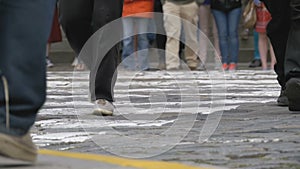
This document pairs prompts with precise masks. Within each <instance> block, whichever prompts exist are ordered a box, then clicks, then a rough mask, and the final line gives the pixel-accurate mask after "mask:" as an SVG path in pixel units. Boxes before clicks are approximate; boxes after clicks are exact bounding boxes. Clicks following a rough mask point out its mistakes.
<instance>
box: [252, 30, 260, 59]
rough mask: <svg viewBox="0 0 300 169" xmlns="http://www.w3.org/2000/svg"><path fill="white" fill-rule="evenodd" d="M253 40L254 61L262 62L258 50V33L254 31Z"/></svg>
mask: <svg viewBox="0 0 300 169" xmlns="http://www.w3.org/2000/svg"><path fill="white" fill-rule="evenodd" d="M253 40H254V59H258V60H260V55H259V50H258V33H257V32H256V31H255V30H253Z"/></svg>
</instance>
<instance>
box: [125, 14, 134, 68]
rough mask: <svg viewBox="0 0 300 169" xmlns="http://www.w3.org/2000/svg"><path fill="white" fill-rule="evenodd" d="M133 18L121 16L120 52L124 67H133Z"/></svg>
mask: <svg viewBox="0 0 300 169" xmlns="http://www.w3.org/2000/svg"><path fill="white" fill-rule="evenodd" d="M134 23H135V22H134V18H132V17H125V18H123V33H124V34H123V38H124V39H123V52H122V64H123V66H124V67H125V68H128V69H131V70H133V69H135V67H136V66H135V58H134V56H135V55H134V37H133V36H131V35H133V34H134Z"/></svg>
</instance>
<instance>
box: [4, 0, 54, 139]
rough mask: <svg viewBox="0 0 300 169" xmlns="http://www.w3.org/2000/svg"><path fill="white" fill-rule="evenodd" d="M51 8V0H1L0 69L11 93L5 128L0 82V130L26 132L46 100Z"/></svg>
mask: <svg viewBox="0 0 300 169" xmlns="http://www.w3.org/2000/svg"><path fill="white" fill-rule="evenodd" d="M50 10H51V11H50ZM53 11H54V1H45V0H35V1H33V0H19V1H11V0H2V1H1V2H0V23H1V27H0V37H1V38H0V52H1V57H0V70H1V71H2V73H3V75H4V76H5V77H6V78H7V81H8V85H9V96H10V130H9V131H8V130H6V128H5V125H4V124H5V120H4V119H5V116H6V115H5V106H4V105H5V97H4V92H3V91H4V87H3V84H2V83H0V103H1V104H0V131H1V132H9V133H10V134H15V135H23V134H25V133H27V132H28V130H29V128H30V127H31V126H32V124H33V123H34V120H35V115H36V113H37V111H38V110H39V108H40V107H41V106H42V104H43V103H44V101H45V94H46V93H45V89H46V86H45V84H46V81H45V80H46V77H45V75H46V74H45V66H46V65H45V52H46V44H47V39H48V37H49V33H50V28H51V23H52V22H51V21H52V17H53ZM20 16H22V17H20ZM32 18H35V19H34V20H33V19H32Z"/></svg>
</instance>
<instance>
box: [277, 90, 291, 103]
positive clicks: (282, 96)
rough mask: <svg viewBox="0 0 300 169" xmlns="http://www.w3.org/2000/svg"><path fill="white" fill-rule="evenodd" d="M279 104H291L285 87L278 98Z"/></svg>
mask: <svg viewBox="0 0 300 169" xmlns="http://www.w3.org/2000/svg"><path fill="white" fill-rule="evenodd" d="M277 105H278V106H288V105H289V100H288V98H287V97H286V92H285V89H283V88H281V91H280V95H279V97H278V99H277Z"/></svg>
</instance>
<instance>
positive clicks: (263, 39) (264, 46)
mask: <svg viewBox="0 0 300 169" xmlns="http://www.w3.org/2000/svg"><path fill="white" fill-rule="evenodd" d="M258 37H259V38H258V39H259V40H258V44H259V47H258V49H259V55H260V60H261V65H262V70H267V69H268V63H267V54H268V38H267V34H266V33H259V35H258Z"/></svg>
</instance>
